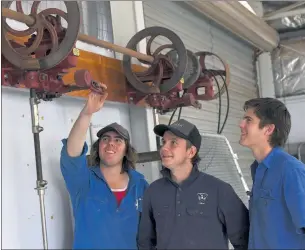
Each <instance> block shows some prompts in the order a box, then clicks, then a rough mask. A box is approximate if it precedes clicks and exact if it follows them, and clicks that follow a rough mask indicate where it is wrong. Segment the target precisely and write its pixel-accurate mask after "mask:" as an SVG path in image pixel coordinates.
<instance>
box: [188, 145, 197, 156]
mask: <svg viewBox="0 0 305 250" xmlns="http://www.w3.org/2000/svg"><path fill="white" fill-rule="evenodd" d="M189 150H190V153H189V156H190V158H193V157H194V156H195V155H196V153H197V148H196V147H195V146H191V147H190V148H189Z"/></svg>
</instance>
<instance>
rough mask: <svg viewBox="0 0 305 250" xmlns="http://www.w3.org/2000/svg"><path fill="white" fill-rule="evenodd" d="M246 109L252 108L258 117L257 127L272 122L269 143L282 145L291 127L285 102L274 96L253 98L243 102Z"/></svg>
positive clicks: (274, 145)
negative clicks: (273, 127) (272, 126)
mask: <svg viewBox="0 0 305 250" xmlns="http://www.w3.org/2000/svg"><path fill="white" fill-rule="evenodd" d="M248 109H253V111H254V113H255V115H256V116H257V117H258V118H259V119H260V123H259V128H263V127H264V126H266V125H268V124H274V126H275V129H274V131H273V133H272V135H271V136H270V139H269V143H270V145H271V146H272V147H276V146H280V147H283V146H284V145H285V143H286V141H287V139H288V135H289V133H290V129H291V117H290V113H289V111H288V109H287V107H286V106H285V104H284V103H282V102H281V101H279V100H277V99H274V98H269V97H265V98H255V99H251V100H248V101H246V102H245V104H244V110H245V111H247V110H248Z"/></svg>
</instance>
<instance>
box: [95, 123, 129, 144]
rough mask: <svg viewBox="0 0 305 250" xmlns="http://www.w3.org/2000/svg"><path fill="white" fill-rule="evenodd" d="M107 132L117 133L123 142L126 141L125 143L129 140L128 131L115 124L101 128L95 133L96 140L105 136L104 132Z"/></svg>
mask: <svg viewBox="0 0 305 250" xmlns="http://www.w3.org/2000/svg"><path fill="white" fill-rule="evenodd" d="M109 131H114V132H117V133H118V134H119V135H120V136H122V137H123V138H124V139H125V140H127V141H129V140H130V136H129V133H128V130H127V129H125V128H124V127H122V126H121V125H120V124H118V123H116V122H114V123H111V124H109V125H107V126H106V127H104V128H102V129H101V130H99V131H98V132H97V134H96V135H97V137H98V138H100V137H101V136H102V135H103V134H105V133H106V132H109Z"/></svg>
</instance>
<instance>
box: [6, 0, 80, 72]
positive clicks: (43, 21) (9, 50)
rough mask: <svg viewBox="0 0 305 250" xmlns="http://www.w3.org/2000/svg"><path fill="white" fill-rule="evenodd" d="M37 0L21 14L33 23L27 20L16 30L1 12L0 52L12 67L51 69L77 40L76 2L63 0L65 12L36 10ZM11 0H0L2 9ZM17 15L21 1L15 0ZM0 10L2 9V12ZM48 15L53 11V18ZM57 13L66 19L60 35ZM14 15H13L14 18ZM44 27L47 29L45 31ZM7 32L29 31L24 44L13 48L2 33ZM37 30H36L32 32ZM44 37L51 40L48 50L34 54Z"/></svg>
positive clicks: (78, 18)
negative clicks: (26, 27)
mask: <svg viewBox="0 0 305 250" xmlns="http://www.w3.org/2000/svg"><path fill="white" fill-rule="evenodd" d="M39 3H40V1H34V3H33V5H32V8H31V14H30V15H29V16H27V15H24V16H25V17H26V18H25V20H24V21H25V22H26V21H27V22H28V23H29V20H30V17H31V18H32V19H33V20H34V23H33V22H31V24H28V26H29V28H28V29H27V30H25V31H16V30H13V29H12V28H10V27H9V26H8V25H7V23H6V17H5V16H2V23H3V25H2V27H1V30H2V39H1V40H2V54H3V56H4V57H5V58H6V59H7V60H8V61H9V62H10V63H11V64H13V65H14V66H15V67H17V68H19V69H22V70H42V69H43V70H45V69H51V68H53V67H55V66H56V65H58V64H59V63H60V62H61V61H63V60H64V58H65V57H66V56H67V55H68V54H69V53H70V52H71V50H72V48H73V47H74V45H75V42H76V40H77V36H78V31H79V26H80V10H79V6H78V3H77V2H74V1H73V2H72V1H71V2H70V1H64V3H65V5H66V8H67V13H65V12H63V11H62V10H59V9H55V8H50V9H46V10H43V11H41V12H39V13H37V9H38V5H39ZM11 4H12V1H2V2H1V5H2V9H4V8H9V7H10V5H11ZM16 9H17V11H18V13H17V15H18V16H19V19H21V18H20V14H24V13H23V10H22V6H21V1H16ZM2 13H3V12H2ZM8 13H9V14H11V15H12V11H11V12H10V11H6V14H7V15H9V14H8ZM51 15H57V17H56V18H55V17H54V16H51ZM60 17H62V18H64V19H65V20H66V21H67V23H68V28H67V29H66V30H65V31H63V28H62V30H61V31H62V34H64V36H62V37H59V36H58V33H59V31H58V29H56V27H58V26H60V27H61V24H60ZM15 19H17V18H15ZM45 30H47V31H48V32H45ZM7 32H8V33H11V34H12V35H15V36H28V35H31V34H32V37H31V39H30V40H31V42H29V43H26V44H25V46H24V47H21V48H18V49H16V48H15V47H14V46H13V45H12V42H11V41H9V40H8V38H7V37H6V33H7ZM34 32H37V34H36V35H35V34H33V33H34ZM44 39H50V40H51V41H52V44H51V45H50V46H49V49H48V52H47V53H46V54H44V55H41V57H37V55H36V50H37V49H38V46H39V45H40V43H41V41H42V40H44ZM33 54H34V55H35V57H33Z"/></svg>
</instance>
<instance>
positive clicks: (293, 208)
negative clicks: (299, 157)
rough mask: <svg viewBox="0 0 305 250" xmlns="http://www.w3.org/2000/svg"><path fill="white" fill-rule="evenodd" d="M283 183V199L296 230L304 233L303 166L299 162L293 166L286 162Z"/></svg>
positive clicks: (304, 194) (304, 181)
mask: <svg viewBox="0 0 305 250" xmlns="http://www.w3.org/2000/svg"><path fill="white" fill-rule="evenodd" d="M286 164H287V166H286V167H285V170H284V177H283V185H284V195H285V201H286V204H287V207H288V210H289V212H290V215H291V218H292V221H293V223H294V225H295V226H296V229H297V232H298V233H300V234H302V233H303V234H305V232H304V228H305V166H304V165H303V164H302V163H301V162H300V163H299V165H297V166H293V165H292V164H296V163H291V162H287V163H286Z"/></svg>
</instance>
